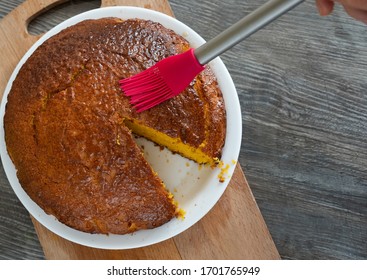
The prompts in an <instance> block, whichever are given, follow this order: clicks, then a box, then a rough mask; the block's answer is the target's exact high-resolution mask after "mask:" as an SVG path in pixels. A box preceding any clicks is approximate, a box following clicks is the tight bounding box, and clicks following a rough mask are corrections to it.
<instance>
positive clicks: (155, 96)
mask: <svg viewBox="0 0 367 280" xmlns="http://www.w3.org/2000/svg"><path fill="white" fill-rule="evenodd" d="M203 69H204V66H202V65H200V63H199V62H198V61H197V59H196V57H195V55H194V50H193V49H190V50H188V51H186V52H184V53H182V54H179V55H174V56H170V57H168V58H165V59H163V60H161V61H159V62H158V63H157V64H155V65H154V66H152V67H151V68H148V69H147V70H145V71H143V72H140V73H139V74H136V75H134V76H132V77H129V78H126V79H123V80H121V81H120V87H121V89H122V91H123V92H124V93H125V95H126V96H128V97H130V103H131V104H132V105H133V106H134V108H135V109H136V110H137V111H138V112H142V111H144V110H147V109H150V108H152V107H154V106H156V105H158V104H160V103H162V102H164V101H166V100H168V99H170V98H172V97H174V96H176V95H178V94H179V93H181V92H182V91H183V90H184V89H185V88H186V87H187V86H188V85H189V84H190V82H191V81H192V80H193V79H194V78H195V76H196V75H197V74H199V73H200V72H201V71H202V70H203Z"/></svg>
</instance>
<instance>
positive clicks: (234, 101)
mask: <svg viewBox="0 0 367 280" xmlns="http://www.w3.org/2000/svg"><path fill="white" fill-rule="evenodd" d="M103 17H118V18H122V19H128V18H141V19H150V20H153V21H156V22H160V23H161V24H163V25H164V26H165V27H167V28H170V29H173V30H174V31H175V32H176V33H178V34H180V35H182V36H184V37H185V38H186V39H187V40H188V41H189V42H190V43H191V45H192V47H198V46H200V45H201V44H203V43H204V42H205V41H204V39H202V38H201V37H200V36H199V35H198V34H197V33H196V32H195V31H193V30H192V29H191V28H189V27H188V26H186V25H185V24H183V23H181V22H179V21H178V20H176V19H174V18H172V17H170V16H167V15H165V14H162V13H159V12H155V11H152V10H147V9H142V8H135V7H107V8H101V9H96V10H92V11H88V12H86V13H82V14H80V15H77V16H75V17H72V18H70V19H68V20H66V21H64V22H63V23H61V24H59V25H58V26H56V27H55V28H53V29H51V30H50V31H49V32H47V33H46V34H45V35H44V36H43V37H42V38H41V39H40V40H39V41H38V42H37V43H36V44H35V45H33V46H32V47H31V48H30V49H29V51H28V52H27V53H26V54H25V56H24V57H23V58H22V59H21V61H20V62H19V64H18V65H17V67H16V68H15V70H14V72H13V74H12V76H11V78H10V80H9V82H8V84H7V87H6V89H5V92H4V96H3V100H2V103H1V109H0V118H1V129H0V145H1V146H0V154H1V159H2V162H3V166H4V169H5V172H6V175H7V177H8V180H9V182H10V184H11V186H12V188H13V189H14V192H15V193H16V195H17V196H18V198H19V200H20V201H21V202H22V203H23V205H24V206H25V208H26V209H27V210H28V211H29V212H30V214H31V215H32V216H33V217H34V218H36V219H37V220H38V221H39V222H40V223H41V224H43V225H44V226H45V227H47V228H48V229H49V230H51V231H53V232H54V233H56V234H58V235H59V236H61V237H63V238H66V239H68V240H70V241H73V242H76V243H79V244H82V245H86V246H90V247H96V248H104V249H128V248H137V247H142V246H147V245H150V244H154V243H158V242H160V241H163V240H166V239H168V238H171V237H173V236H175V235H177V234H179V233H181V232H183V231H184V230H186V229H188V228H189V227H191V226H192V225H193V224H195V223H196V222H197V221H199V220H200V219H201V218H202V217H203V216H204V215H205V214H206V213H207V212H208V211H209V210H210V209H211V208H212V207H213V206H214V205H215V203H216V202H217V201H218V199H219V198H220V197H221V195H222V194H223V192H224V190H225V188H226V187H227V185H228V182H229V180H230V177H231V176H232V174H233V171H234V168H235V162H236V161H237V158H238V154H239V150H240V145H241V134H242V130H241V128H242V124H241V113H240V106H239V101H238V97H237V92H236V89H235V87H234V85H233V82H232V79H231V77H230V75H229V73H228V71H227V69H226V67H225V66H224V64H223V62H222V61H221V60H220V59H219V58H217V59H215V60H213V61H212V62H211V63H210V66H211V67H212V69H213V71H214V73H215V75H216V77H217V79H218V82H219V86H220V88H221V90H222V92H223V95H224V100H225V105H226V110H227V134H226V142H225V147H224V149H223V156H222V161H223V162H224V164H225V165H226V164H228V165H229V169H228V171H227V172H226V173H225V174H224V176H225V177H226V180H225V182H224V183H220V182H219V179H218V175H219V173H220V169H219V168H216V169H211V168H209V167H199V166H198V165H197V164H196V163H194V162H193V161H189V160H187V159H184V158H182V157H180V156H178V155H174V154H172V153H171V152H169V151H167V150H163V151H160V149H159V148H157V147H156V146H154V145H152V143H150V142H148V141H146V140H144V139H142V138H139V139H137V141H138V143H141V144H143V145H144V147H145V149H144V150H145V154H146V158H147V160H148V161H149V162H150V163H151V164H152V166H153V168H154V169H155V170H156V171H157V172H158V174H159V176H160V177H161V178H162V179H163V180H164V182H165V183H166V185H167V187H168V188H169V190H170V191H171V192H172V193H173V194H174V195H175V199H176V200H177V201H178V203H179V207H180V208H182V209H184V210H185V211H186V215H185V219H183V220H180V219H173V220H172V221H170V222H168V223H167V224H165V225H163V226H161V227H158V228H155V229H151V230H141V231H138V232H136V233H133V234H127V235H113V234H110V235H103V234H89V233H84V232H80V231H77V230H74V229H72V228H70V227H68V226H66V225H64V224H62V223H60V222H58V221H57V220H56V219H55V217H53V216H51V215H47V214H46V213H45V212H44V211H43V210H42V209H41V208H40V207H39V206H38V205H37V204H35V203H34V202H33V201H32V200H31V199H30V197H29V196H28V195H27V194H26V193H25V191H24V190H23V188H22V187H21V185H20V184H19V181H18V179H17V176H16V169H15V167H14V165H13V163H12V161H11V159H10V158H9V155H8V153H7V151H6V146H5V138H4V126H3V119H4V113H5V105H6V102H7V95H8V93H9V91H10V89H11V86H12V82H13V81H14V79H15V77H16V76H17V73H18V71H19V69H20V67H21V66H22V65H23V63H24V62H25V61H26V60H27V59H28V57H29V56H30V55H31V54H32V53H33V52H34V51H35V49H36V48H37V47H38V46H39V45H41V44H42V43H43V42H44V41H45V40H46V39H48V38H50V37H51V36H53V35H55V34H56V33H58V32H60V31H61V30H62V29H64V28H66V27H68V26H71V25H74V24H76V23H78V22H80V21H82V20H85V19H97V18H103Z"/></svg>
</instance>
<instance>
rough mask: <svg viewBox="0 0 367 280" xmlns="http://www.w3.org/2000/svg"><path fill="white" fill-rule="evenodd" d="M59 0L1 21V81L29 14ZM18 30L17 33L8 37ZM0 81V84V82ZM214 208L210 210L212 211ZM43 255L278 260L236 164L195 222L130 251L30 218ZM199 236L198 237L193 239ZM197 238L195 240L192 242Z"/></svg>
mask: <svg viewBox="0 0 367 280" xmlns="http://www.w3.org/2000/svg"><path fill="white" fill-rule="evenodd" d="M61 2H64V1H59V0H47V1H46V0H44V1H39V0H28V1H26V2H24V3H22V4H21V5H20V6H19V7H17V8H16V9H15V10H14V11H13V12H11V13H10V14H9V15H8V16H6V17H5V18H4V19H3V20H2V21H1V22H0V26H1V31H0V32H1V37H2V38H4V40H3V41H2V42H1V45H0V46H1V48H2V49H4V50H6V51H4V52H3V53H0V60H1V61H3V62H4V63H3V64H2V65H1V69H2V70H1V71H2V72H3V73H4V77H3V78H4V80H7V79H8V78H9V77H8V76H7V75H10V72H11V71H10V69H13V68H14V66H15V64H16V63H17V62H18V61H19V59H20V57H21V55H22V51H23V52H25V51H26V49H27V46H28V47H30V46H31V45H32V44H33V42H34V41H35V40H37V39H38V38H39V36H38V35H36V36H34V35H30V34H29V32H27V30H26V28H27V25H28V22H29V21H30V20H31V19H32V18H33V17H34V15H37V14H39V13H40V12H42V11H44V10H46V9H47V8H48V7H50V6H54V5H55V4H56V3H61ZM101 4H102V6H110V5H116V4H119V5H125V6H127V5H133V6H140V7H145V8H149V9H154V10H158V11H161V12H164V13H166V14H169V15H171V16H172V15H173V14H172V10H171V8H170V6H169V3H168V2H167V1H165V0H156V1H144V0H139V1H136V0H135V1H134V0H133V1H129V0H118V1H117V0H114V1H111V0H103V1H102V3H101ZM13 34H19V36H13ZM4 86H5V85H2V87H4ZM227 144H228V143H227ZM212 213H214V214H212ZM32 222H33V224H34V225H35V229H36V233H37V235H38V238H39V241H40V244H41V246H42V249H43V251H44V254H45V257H46V258H47V259H147V258H148V259H278V258H279V254H278V251H277V250H276V247H275V245H274V243H273V241H272V238H271V236H270V234H269V231H268V229H267V227H266V225H265V222H264V220H263V217H262V216H261V213H260V211H259V209H258V207H257V204H256V202H255V200H254V198H253V195H252V193H251V190H250V189H249V186H248V184H247V181H246V179H245V177H244V174H243V172H242V170H241V167H240V166H239V165H238V164H237V166H236V168H235V172H234V174H233V177H232V179H231V181H230V182H229V185H228V187H227V188H226V191H225V192H224V195H223V197H222V198H221V199H220V202H219V203H217V204H216V205H215V207H214V208H213V209H212V210H211V211H210V213H209V214H207V215H206V216H205V217H204V218H203V219H202V220H200V221H199V222H198V223H197V224H196V225H194V226H193V227H191V228H190V229H188V230H186V231H185V232H184V233H182V234H180V235H179V237H174V238H172V239H170V240H167V241H165V242H160V243H159V244H156V245H153V246H147V247H143V248H138V249H132V250H99V249H95V248H91V247H85V246H80V245H77V244H75V243H73V242H70V241H68V240H65V239H63V238H61V237H59V236H58V235H56V234H54V233H52V232H50V231H49V230H48V229H46V228H45V227H44V226H42V225H41V224H40V223H38V222H37V220H36V219H33V218H32ZM198 237H199V238H198ZM197 241H198V242H197Z"/></svg>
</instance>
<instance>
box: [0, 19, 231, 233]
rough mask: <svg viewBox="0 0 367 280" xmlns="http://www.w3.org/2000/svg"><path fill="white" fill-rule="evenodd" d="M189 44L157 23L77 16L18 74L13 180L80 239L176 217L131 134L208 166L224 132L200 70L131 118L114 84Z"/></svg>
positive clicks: (10, 122)
mask: <svg viewBox="0 0 367 280" xmlns="http://www.w3.org/2000/svg"><path fill="white" fill-rule="evenodd" d="M188 48H189V43H188V42H187V41H186V40H185V39H184V38H183V37H182V36H180V35H178V34H176V33H175V32H173V31H172V30H169V29H167V28H165V27H163V26H162V25H161V24H159V23H156V22H152V21H146V20H140V19H129V20H121V19H117V18H104V19H98V20H86V21H83V22H80V23H78V24H76V25H74V26H72V27H69V28H67V29H65V30H63V31H61V32H60V33H58V34H57V35H55V36H53V37H51V38H50V39H48V40H47V41H45V42H44V43H43V44H42V45H41V46H40V47H38V48H37V50H36V51H35V52H34V53H33V54H32V55H31V57H30V58H29V59H28V60H27V61H26V63H25V64H24V65H23V66H22V68H21V69H20V71H19V73H18V75H17V77H16V79H15V80H14V82H13V85H12V88H11V91H10V93H9V95H8V102H7V105H6V112H5V117H4V128H5V140H6V145H7V150H8V153H9V155H10V157H11V159H12V161H13V163H14V165H15V167H16V169H17V176H18V178H19V181H20V184H21V185H22V187H23V188H24V190H25V191H26V192H27V193H28V195H29V196H30V197H31V199H32V200H34V201H35V202H36V203H37V204H38V205H39V206H40V207H41V208H42V209H43V210H44V211H45V212H46V213H47V214H51V215H54V216H55V217H56V218H57V219H58V220H59V221H60V222H62V223H64V224H66V225H68V226H70V227H72V228H75V229H77V230H80V231H84V232H89V233H104V234H108V233H114V234H126V233H130V232H133V231H136V230H140V229H150V228H155V227H158V226H160V225H162V224H164V223H166V222H168V221H170V220H171V219H172V218H174V217H175V216H177V215H178V214H179V210H178V206H177V203H175V201H174V198H173V195H172V194H171V193H170V192H169V191H168V190H167V189H166V188H165V186H164V184H163V183H162V180H161V179H160V178H159V176H158V175H157V174H156V173H155V172H154V171H153V170H152V168H151V166H150V165H149V164H148V163H147V162H146V160H145V159H144V156H143V154H142V151H141V150H140V148H139V147H138V146H137V144H136V143H135V142H134V137H132V133H135V134H138V135H141V136H143V137H146V138H147V139H149V140H151V141H154V142H155V143H157V144H159V145H162V146H166V147H168V148H169V149H170V150H172V151H173V152H177V153H180V154H181V155H183V156H184V157H187V158H189V159H192V160H194V161H196V162H198V163H203V164H205V163H207V164H215V163H216V162H217V161H218V160H219V159H220V157H221V152H222V148H223V145H224V139H225V131H226V114H225V109H224V101H223V97H222V93H221V91H220V89H219V87H218V84H217V81H216V79H215V77H214V75H213V73H212V72H211V70H210V69H209V68H207V69H206V70H205V71H203V72H202V73H201V74H200V75H198V76H197V77H196V78H195V79H194V81H193V82H192V83H191V84H190V86H189V87H188V88H187V89H186V90H185V91H184V92H183V93H182V94H180V95H178V96H176V97H175V98H172V99H170V100H168V101H166V102H164V103H162V104H160V105H158V106H156V107H154V108H152V109H150V110H147V111H144V112H142V113H137V112H136V111H135V110H134V109H133V108H132V107H131V105H130V104H129V99H128V98H127V97H126V96H125V95H124V94H123V93H122V92H121V90H120V88H119V80H121V79H123V78H126V77H129V76H131V75H134V74H137V73H139V72H140V71H143V70H145V69H147V68H149V67H150V66H152V65H154V64H155V63H156V62H157V61H159V60H161V59H164V58H165V57H168V56H171V55H175V54H178V53H182V52H184V51H186V50H187V49H188Z"/></svg>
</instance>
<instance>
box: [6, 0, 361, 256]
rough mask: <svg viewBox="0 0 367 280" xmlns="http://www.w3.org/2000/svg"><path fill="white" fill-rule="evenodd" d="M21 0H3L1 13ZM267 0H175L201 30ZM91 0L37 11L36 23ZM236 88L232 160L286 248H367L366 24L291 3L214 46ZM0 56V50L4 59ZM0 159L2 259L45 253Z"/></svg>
mask: <svg viewBox="0 0 367 280" xmlns="http://www.w3.org/2000/svg"><path fill="white" fill-rule="evenodd" d="M21 2H22V1H21V0H7V1H5V0H0V18H2V17H4V16H5V15H6V14H7V13H8V12H9V11H11V10H12V9H13V8H15V7H16V6H17V5H18V4H20V3H21ZM264 2H265V1H255V0H247V1H243V0H231V1H225V2H224V1H219V0H204V1H192V0H189V1H180V0H171V1H170V4H171V6H172V8H173V11H174V13H175V15H176V17H177V18H178V19H179V20H181V21H183V22H184V23H186V24H188V25H189V26H191V27H192V28H193V29H195V30H196V31H197V32H198V33H199V34H201V35H202V36H203V37H204V38H205V39H210V38H212V37H213V36H215V35H216V34H217V32H218V31H220V30H223V29H224V28H226V27H228V26H229V25H230V24H231V23H233V22H235V21H236V20H238V19H240V18H241V17H242V16H243V15H245V14H247V13H249V12H250V11H252V10H254V9H255V8H256V7H257V6H258V5H260V4H261V3H264ZM97 7H99V1H80V0H79V1H71V2H69V3H66V4H63V5H61V6H58V7H56V8H54V9H52V10H51V11H49V12H48V13H47V14H44V15H42V16H41V17H38V18H37V19H35V20H34V21H33V22H32V23H31V24H30V27H29V30H30V32H31V33H41V32H43V31H45V30H48V29H49V28H51V27H53V26H54V25H56V24H57V23H60V22H61V21H63V20H65V19H66V18H68V17H70V16H72V15H75V14H77V13H79V12H81V11H85V10H88V9H91V8H97ZM222 59H223V61H224V63H225V64H226V66H227V67H228V69H229V71H230V73H231V75H232V78H233V80H234V83H235V85H236V87H237V91H238V94H239V98H240V102H241V108H242V119H243V138H242V149H241V154H240V158H239V161H240V163H241V166H242V168H243V169H244V172H245V174H246V177H247V179H248V181H249V184H250V187H251V189H252V191H253V193H254V196H255V198H256V200H257V203H258V205H259V207H260V210H261V212H262V214H263V216H264V218H265V221H266V223H267V225H268V227H269V230H270V233H271V235H272V237H273V239H274V241H275V244H276V246H277V248H278V250H279V253H280V254H281V256H282V258H284V259H367V26H366V25H364V24H362V23H359V22H357V21H354V20H352V19H351V18H349V17H348V16H347V15H346V14H345V13H344V11H343V10H342V9H341V8H340V7H337V9H336V10H335V12H334V14H333V15H332V16H330V17H327V18H322V17H320V16H318V14H317V12H316V8H315V6H314V1H313V0H312V1H311V0H310V1H306V3H304V4H302V5H301V6H299V7H297V8H296V9H295V10H293V11H292V12H290V13H289V14H287V15H285V16H283V17H282V18H280V19H279V20H278V21H277V22H275V23H273V24H271V25H270V26H268V27H267V28H266V29H264V30H262V31H260V32H259V33H257V34H255V35H253V36H252V37H250V38H249V39H248V40H247V41H245V42H242V43H241V44H240V45H238V46H236V47H234V48H233V49H232V50H230V51H228V52H227V53H225V54H224V55H223V56H222ZM0 63H1V62H0ZM42 258H44V255H43V252H42V248H41V247H40V244H39V242H38V239H37V235H36V233H35V231H34V228H33V225H32V223H31V221H30V218H29V215H28V213H27V212H26V210H25V209H24V208H23V206H22V205H21V204H20V202H19V201H18V199H17V198H16V196H15V194H14V193H13V191H12V189H11V187H10V186H9V183H8V181H7V179H6V176H5V174H4V171H3V169H2V167H1V168H0V259H42Z"/></svg>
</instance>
